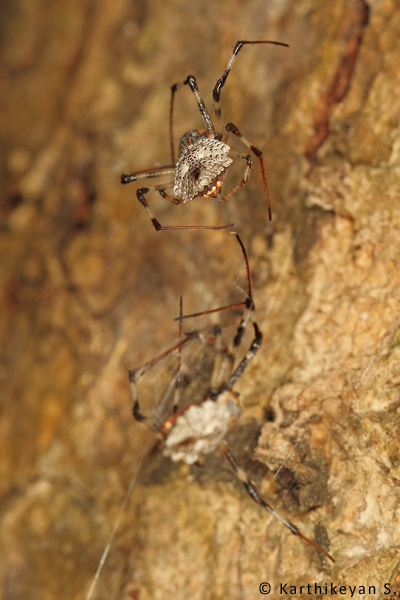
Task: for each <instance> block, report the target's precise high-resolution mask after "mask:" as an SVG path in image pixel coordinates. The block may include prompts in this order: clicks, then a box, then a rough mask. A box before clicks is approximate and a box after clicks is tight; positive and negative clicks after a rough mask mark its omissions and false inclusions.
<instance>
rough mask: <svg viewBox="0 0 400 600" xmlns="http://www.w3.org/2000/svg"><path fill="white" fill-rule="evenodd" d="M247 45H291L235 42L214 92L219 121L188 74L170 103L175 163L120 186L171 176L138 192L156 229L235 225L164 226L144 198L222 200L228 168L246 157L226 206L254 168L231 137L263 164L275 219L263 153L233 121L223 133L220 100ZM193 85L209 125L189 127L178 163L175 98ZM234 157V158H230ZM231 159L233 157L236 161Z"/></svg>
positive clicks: (140, 174) (129, 178) (127, 179)
mask: <svg viewBox="0 0 400 600" xmlns="http://www.w3.org/2000/svg"><path fill="white" fill-rule="evenodd" d="M245 44H275V45H277V46H286V47H288V44H284V43H282V42H272V41H270V40H257V41H246V40H242V41H239V42H237V43H236V45H235V48H234V50H233V54H232V56H231V58H230V60H229V63H228V66H227V68H226V70H225V72H224V74H223V75H222V77H221V78H220V79H218V81H217V83H216V84H215V87H214V90H213V99H214V102H215V106H214V110H215V118H214V123H213V121H212V119H211V117H210V114H209V112H208V110H207V108H206V105H205V104H204V102H203V100H202V99H201V96H200V94H199V90H198V87H197V83H196V79H195V78H194V77H193V75H189V76H188V77H187V79H186V80H185V81H182V82H179V83H175V84H174V85H173V86H172V87H171V104H170V116H169V134H170V144H171V158H172V164H171V165H167V166H165V167H157V168H154V169H150V170H148V171H138V172H137V173H131V174H130V175H121V183H123V184H126V183H131V182H132V181H137V180H138V179H152V178H155V177H160V176H167V175H171V176H173V178H171V179H170V180H169V181H167V182H165V183H163V184H160V185H154V186H152V187H142V188H140V189H138V190H137V192H136V196H137V198H138V200H139V202H140V203H141V204H142V205H143V206H144V207H145V209H146V210H147V213H148V215H149V217H150V219H151V221H152V223H153V225H154V227H155V229H156V231H166V230H170V229H225V228H227V227H233V225H234V223H230V224H229V225H223V226H219V227H218V226H217V227H212V226H200V225H192V226H176V225H171V226H163V225H161V223H160V222H159V221H157V219H156V218H155V216H154V213H153V211H152V210H151V208H150V207H149V205H148V203H147V200H146V198H145V195H146V194H147V193H149V192H156V191H157V192H159V194H160V195H161V196H162V197H163V198H165V199H166V200H169V202H172V203H173V204H185V203H186V202H189V200H193V199H194V198H200V197H201V198H217V197H218V196H219V195H220V193H221V190H222V184H223V182H224V179H225V177H226V174H227V172H228V168H229V166H230V165H231V164H232V162H233V158H241V159H244V160H245V161H246V166H245V170H244V175H243V179H242V181H241V182H240V183H238V184H237V185H236V186H235V187H234V188H232V189H231V190H230V191H229V192H228V193H227V194H225V196H224V197H223V198H221V199H220V202H221V203H222V202H225V201H226V200H228V198H230V196H232V194H234V193H235V192H237V191H238V190H239V189H240V188H241V187H242V186H244V185H245V184H246V183H247V181H248V178H249V175H250V171H251V167H252V164H253V161H252V158H251V154H240V153H237V152H234V151H233V150H231V148H230V146H228V144H227V143H226V142H227V140H228V137H229V133H233V134H234V135H236V136H237V137H238V138H239V139H240V140H241V141H242V142H243V143H244V145H245V146H247V148H248V149H249V150H250V151H251V152H252V153H253V154H254V156H256V157H257V158H258V159H259V161H260V168H261V175H262V180H263V186H264V194H265V198H266V201H267V205H268V216H269V220H271V218H272V212H271V203H270V199H269V195H268V189H267V181H266V178H265V169H264V161H263V157H262V152H261V150H259V149H258V148H256V147H255V146H253V145H252V144H251V143H250V142H249V140H247V139H246V138H245V137H244V136H243V135H242V134H241V133H240V131H239V129H238V128H237V127H236V125H234V124H233V123H227V125H226V126H225V130H224V132H222V129H221V107H220V96H221V90H222V88H223V86H224V85H225V82H226V80H227V77H228V75H229V73H230V70H231V68H232V65H233V63H234V61H235V59H236V56H237V55H238V54H239V52H240V50H241V49H242V48H243V46H244V45H245ZM184 85H188V86H189V87H190V89H191V90H192V92H193V94H194V96H195V98H196V100H197V104H198V107H199V110H200V114H201V116H202V118H203V121H204V124H205V127H206V128H205V130H195V129H190V130H189V131H187V132H186V133H185V134H184V135H183V136H182V138H181V140H180V144H179V157H178V160H177V161H176V162H175V151H174V141H173V108H174V99H175V94H176V92H177V91H178V90H179V89H180V88H181V87H183V86H184ZM229 155H230V156H229ZM231 157H232V158H231ZM171 188H172V195H170V194H167V192H166V190H167V189H171Z"/></svg>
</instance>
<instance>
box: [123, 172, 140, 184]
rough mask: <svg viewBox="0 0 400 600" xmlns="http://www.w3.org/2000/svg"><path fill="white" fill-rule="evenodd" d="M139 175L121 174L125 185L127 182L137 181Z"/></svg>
mask: <svg viewBox="0 0 400 600" xmlns="http://www.w3.org/2000/svg"><path fill="white" fill-rule="evenodd" d="M136 180H137V177H136V175H124V174H122V175H121V183H123V184H124V185H125V184H126V183H131V182H132V181H136Z"/></svg>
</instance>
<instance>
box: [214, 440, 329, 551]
mask: <svg viewBox="0 0 400 600" xmlns="http://www.w3.org/2000/svg"><path fill="white" fill-rule="evenodd" d="M220 448H221V450H222V452H223V453H224V454H225V456H226V458H227V459H228V461H229V462H230V464H231V465H232V467H233V469H234V471H235V474H236V476H237V478H238V479H239V480H240V481H241V482H242V483H243V485H244V487H245V488H246V491H247V493H248V494H249V496H250V497H251V498H252V499H253V500H254V502H257V504H259V505H260V506H262V507H263V508H264V509H265V510H266V511H268V512H269V513H270V514H271V515H272V516H273V517H275V519H278V521H280V522H281V523H283V525H285V527H287V528H288V529H290V531H291V532H292V533H293V535H297V536H299V537H300V538H301V539H302V540H304V541H305V542H307V543H308V544H311V546H314V548H316V549H317V550H318V551H319V552H322V553H323V554H325V556H326V557H328V558H329V560H331V561H332V562H335V560H334V558H332V556H331V555H330V554H328V552H327V551H326V550H324V549H323V548H321V546H319V545H318V544H317V543H316V542H313V540H310V539H309V538H308V537H306V536H305V535H303V534H302V533H301V531H300V529H299V528H298V527H296V525H293V523H290V521H287V520H286V519H285V518H284V517H282V515H281V514H279V513H278V512H277V511H276V510H275V509H273V508H272V506H270V505H269V504H268V503H267V502H266V501H265V500H264V499H263V498H262V497H261V496H260V494H259V492H258V490H257V488H256V487H255V485H254V484H253V483H252V482H251V481H250V479H249V477H248V475H247V474H246V472H245V471H244V470H243V469H242V468H241V467H240V466H239V464H238V462H237V460H236V458H235V457H234V456H233V454H232V452H231V450H230V449H229V446H228V444H227V443H226V442H225V440H224V441H223V442H221V444H220Z"/></svg>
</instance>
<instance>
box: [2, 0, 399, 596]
mask: <svg viewBox="0 0 400 600" xmlns="http://www.w3.org/2000/svg"><path fill="white" fill-rule="evenodd" d="M1 11H2V14H1V24H2V25H1V27H2V32H1V39H2V46H1V65H2V66H1V69H2V78H3V84H2V99H1V113H0V123H1V130H2V138H3V143H2V146H1V153H2V159H3V160H2V162H1V164H2V167H1V169H2V179H3V184H2V186H1V189H0V193H1V194H2V202H1V223H2V227H1V231H0V244H1V256H2V258H1V261H2V269H1V291H2V295H1V314H2V322H1V330H0V335H1V342H2V343H1V348H2V356H1V389H2V403H1V410H2V414H1V421H0V430H1V437H0V469H1V471H0V473H1V477H0V493H1V504H0V539H1V550H0V552H1V554H0V590H1V591H0V598H1V599H2V600H20V599H21V600H22V599H24V600H25V599H26V598H32V599H36V598H37V599H40V600H47V599H53V598H57V599H58V600H62V599H64V598H65V599H68V600H72V599H84V598H85V597H86V594H87V591H88V589H89V586H90V583H91V581H92V579H93V576H94V573H95V571H96V568H97V565H98V562H99V560H100V557H101V554H102V552H103V550H104V547H105V545H106V543H107V540H108V536H109V534H110V531H111V529H112V527H113V524H114V522H115V519H116V517H117V514H118V512H119V510H120V507H121V503H122V501H123V498H124V496H125V493H126V490H127V488H128V486H129V482H130V481H131V478H132V476H133V475H134V474H135V473H137V472H138V471H140V473H139V476H138V479H137V481H136V483H135V486H134V488H133V493H132V496H131V500H130V502H129V504H128V506H127V508H126V510H125V511H124V513H123V516H122V521H121V524H120V527H119V530H118V533H117V536H116V539H115V541H114V544H113V546H112V548H111V551H110V554H109V556H108V559H107V562H106V564H105V567H104V569H103V572H102V575H101V577H100V579H99V581H98V583H97V586H96V589H95V591H94V594H93V598H97V599H101V598H107V599H110V598H118V599H128V598H133V599H135V600H146V599H150V598H151V599H158V598H175V599H176V600H179V599H185V600H187V599H189V598H190V599H191V600H196V599H202V600H207V599H209V600H211V599H212V600H216V599H226V598H230V599H232V600H233V599H243V600H245V599H253V598H259V597H260V592H259V585H260V583H261V582H269V583H270V585H271V587H272V591H271V593H270V594H269V597H270V598H274V599H275V598H279V597H281V596H280V594H279V584H280V583H286V582H287V583H288V586H287V589H289V586H290V585H293V586H298V587H297V593H296V595H295V596H296V597H307V598H317V597H320V596H318V593H314V587H312V593H311V594H308V593H305V592H307V589H306V588H304V589H303V590H302V592H303V594H302V593H301V591H300V589H299V586H300V585H307V584H308V583H310V584H312V586H313V585H314V583H318V584H325V583H328V593H327V594H325V595H324V596H325V597H331V595H333V594H331V592H330V587H329V586H330V583H331V582H333V583H334V584H336V585H338V586H339V585H346V586H357V591H356V592H355V593H354V594H353V597H354V598H384V597H385V598H388V597H390V596H387V595H384V591H385V590H384V588H383V584H384V583H389V582H391V581H393V585H395V583H396V581H397V585H398V579H399V576H398V572H399V569H400V567H399V560H400V557H399V544H400V512H399V499H400V462H399V459H400V456H399V454H400V450H399V447H400V445H399V434H400V415H399V411H400V398H399V386H400V377H399V363H400V328H399V311H400V301H399V292H400V269H399V255H400V231H399V230H400V204H399V200H400V191H399V190H400V167H399V159H400V141H399V140H400V128H399V112H400V83H399V82H400V79H399V65H400V45H399V36H400V8H399V5H398V4H397V3H396V2H395V1H394V0H392V1H390V0H371V1H370V2H364V1H363V0H351V1H348V0H334V1H332V2H313V1H312V0H292V1H290V0H274V1H272V0H271V1H266V0H249V1H246V2H241V1H240V0H233V1H231V0H230V1H225V0H223V1H221V2H211V0H210V1H204V2H196V3H195V2H186V1H182V0H171V1H170V2H168V3H166V2H162V1H161V0H149V1H148V2H145V3H144V2H139V1H133V2H128V0H114V1H113V2H110V1H108V0H97V1H96V2H94V1H88V0H79V1H78V0H65V1H64V2H59V1H56V0H54V1H53V2H41V1H40V0H17V1H15V2H9V3H5V2H3V3H2V5H1ZM239 39H277V40H280V41H284V42H287V43H289V44H290V49H285V48H278V47H270V46H264V47H263V46H258V47H246V48H244V50H243V51H242V52H241V54H240V56H239V57H238V59H237V61H236V62H235V65H234V68H233V70H232V73H231V75H230V77H229V79H228V82H227V84H226V87H225V88H224V89H223V91H222V109H223V120H224V122H227V121H233V122H234V123H235V124H236V125H237V126H238V127H239V129H240V130H241V131H242V132H243V134H244V135H245V136H246V137H247V138H249V139H250V140H251V141H252V143H254V144H255V145H256V146H257V147H259V148H261V149H262V150H263V152H264V157H265V163H266V170H267V173H268V183H269V188H270V195H271V198H272V203H273V215H274V219H273V221H272V224H269V223H268V222H267V210H266V205H265V200H264V198H263V193H262V183H261V177H260V175H259V172H258V164H257V161H255V163H254V167H253V173H252V175H251V179H250V181H249V183H248V185H247V186H246V187H245V188H243V189H242V190H241V191H240V192H239V193H238V194H237V195H236V196H234V197H233V198H231V199H230V200H229V201H228V202H227V203H226V205H224V206H223V207H220V206H218V202H216V201H215V200H214V201H213V200H195V201H193V202H192V203H189V204H188V205H185V206H179V207H174V206H170V205H167V204H168V203H166V202H164V201H162V200H161V199H159V198H158V197H157V195H152V196H149V202H150V203H151V204H152V206H153V207H154V211H155V212H156V215H157V217H158V218H159V220H160V221H161V223H162V224H194V223H203V224H223V223H227V222H228V221H229V219H230V218H232V219H233V220H234V221H235V222H236V224H237V231H238V232H240V234H241V235H242V237H243V239H244V242H245V244H246V246H247V248H248V251H249V254H250V257H251V269H252V275H253V282H254V294H255V300H256V303H257V311H258V317H259V322H260V325H261V328H262V330H263V333H264V345H263V348H262V349H261V351H260V353H259V354H258V355H257V358H256V359H255V361H254V363H253V364H252V365H251V367H250V368H249V370H248V371H247V372H246V374H245V375H243V377H242V379H241V382H240V385H239V386H238V387H239V389H240V392H241V399H242V401H243V405H244V415H243V419H242V425H241V426H239V427H238V428H237V429H235V430H234V431H233V432H232V433H231V435H230V442H231V445H232V447H233V450H234V451H235V452H236V454H237V455H238V458H239V460H240V462H241V464H243V466H244V467H245V468H247V470H248V472H249V474H250V475H251V476H252V477H253V478H254V480H255V481H256V482H257V483H258V484H259V485H260V487H261V489H262V492H263V493H264V494H265V495H266V496H267V497H268V499H269V500H270V501H271V503H272V504H273V505H279V504H281V508H283V510H285V511H286V513H287V514H288V515H289V518H290V519H291V520H292V521H293V522H295V523H296V524H297V525H298V526H299V527H301V528H302V530H303V531H304V532H305V534H306V535H309V536H310V537H313V535H314V533H313V532H314V527H316V532H317V536H318V538H319V539H321V540H322V542H321V543H327V544H328V546H329V551H330V552H331V553H332V554H333V555H334V557H335V559H336V564H335V565H334V566H333V565H330V564H328V563H327V561H325V560H322V561H321V560H320V558H319V556H318V555H317V553H316V552H315V551H314V550H313V549H312V548H310V547H308V546H307V545H305V544H304V543H302V542H301V541H300V540H298V539H296V538H295V537H294V536H292V535H291V534H290V533H289V532H288V531H287V530H285V529H284V528H283V527H282V526H281V525H280V524H279V523H276V522H269V518H268V516H267V515H266V514H265V513H263V512H262V511H261V510H260V509H259V508H258V507H257V506H256V505H254V504H253V503H252V502H251V501H250V499H249V497H248V496H247V495H246V494H245V493H244V491H242V490H241V488H240V486H238V484H237V483H236V482H235V479H234V477H232V476H231V474H230V471H229V465H225V463H224V462H223V460H224V459H223V458H222V457H220V456H219V455H218V454H217V453H216V456H215V457H212V458H211V459H210V460H209V461H208V463H207V465H206V467H205V468H204V469H202V470H201V471H198V470H196V469H195V468H193V469H188V468H186V467H184V466H180V465H171V464H170V463H169V462H168V461H166V460H162V459H160V457H159V454H158V453H157V448H155V449H154V451H153V452H151V450H152V448H154V443H155V440H154V437H153V435H152V434H151V433H150V432H149V431H148V429H146V428H145V427H144V426H143V425H140V424H138V423H135V422H134V421H133V419H132V417H131V414H130V391H129V386H128V381H127V377H126V370H127V368H129V367H132V366H134V365H137V364H140V363H141V362H143V361H144V360H146V359H147V358H150V357H151V356H152V355H154V354H155V353H156V352H157V351H159V349H160V348H163V347H167V346H168V345H170V343H171V342H172V341H173V340H174V339H175V337H176V324H174V323H173V318H174V317H175V316H176V315H177V312H178V299H179V295H180V294H184V296H185V306H186V310H187V312H190V311H195V310H201V309H203V308H206V307H210V306H215V305H218V304H219V303H220V302H221V299H222V301H223V298H224V295H225V294H226V293H227V292H229V290H231V289H232V288H233V286H234V282H235V279H236V276H237V271H236V265H237V260H238V259H237V248H236V246H235V245H234V243H233V242H232V239H233V238H232V237H231V236H230V234H229V233H228V232H227V231H222V232H217V233H216V232H190V231H187V232H166V233H163V234H161V233H156V232H155V230H154V229H153V228H152V227H151V224H150V222H149V219H148V217H147V215H146V213H145V211H144V209H143V208H142V207H141V206H140V204H139V203H138V202H137V200H136V196H135V187H134V185H131V186H127V187H122V186H121V185H120V183H119V175H120V173H121V172H129V171H133V170H139V169H145V168H147V167H153V166H155V165H157V164H159V165H160V164H168V163H169V161H170V158H169V141H168V122H167V120H168V103H169V95H170V91H169V89H170V85H171V84H172V83H175V82H176V81H181V80H183V79H184V78H186V76H187V75H188V74H190V73H192V74H193V75H195V76H196V77H197V79H198V83H199V87H200V91H201V92H202V95H203V97H204V99H205V101H206V103H207V104H208V105H209V106H210V107H211V90H212V88H213V85H214V83H215V81H216V79H217V78H218V77H220V76H221V74H222V72H223V69H224V68H225V66H226V63H227V61H228V59H229V52H230V49H231V47H232V46H233V44H234V43H235V42H236V41H237V40H239ZM176 106H177V120H176V132H177V136H178V135H179V133H183V132H184V131H186V130H187V129H189V128H191V127H201V121H200V120H199V116H198V113H197V111H196V106H195V103H194V101H193V98H192V96H191V95H190V93H189V91H188V90H187V89H184V90H181V92H180V94H179V95H178V96H177V103H176ZM176 142H177V140H176ZM235 143H236V142H235ZM235 148H237V149H238V150H242V148H241V147H240V145H239V144H238V145H237V146H236V145H235ZM235 169H236V170H235ZM242 170H243V165H239V166H238V167H237V168H236V167H234V168H233V169H232V174H233V178H236V179H232V181H240V178H241V176H242ZM256 459H258V461H260V462H258V461H257V460H256ZM263 466H264V468H262V467H263ZM265 467H268V468H269V470H267V472H265V471H266V469H265ZM277 470H279V473H278V475H277V476H276V477H274V473H275V472H276V471H277ZM261 480H262V481H261ZM361 585H364V586H366V593H365V594H364V595H363V594H362V593H361V592H360V590H359V588H358V586H361ZM371 585H373V586H375V588H376V593H375V594H374V593H373V591H372V590H368V586H371ZM392 589H393V590H394V587H393V588H392ZM292 597H293V596H292ZM345 597H350V592H349V590H348V589H347V596H345ZM395 597H396V596H395V595H392V596H391V598H395Z"/></svg>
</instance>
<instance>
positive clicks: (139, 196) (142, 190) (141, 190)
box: [136, 188, 150, 208]
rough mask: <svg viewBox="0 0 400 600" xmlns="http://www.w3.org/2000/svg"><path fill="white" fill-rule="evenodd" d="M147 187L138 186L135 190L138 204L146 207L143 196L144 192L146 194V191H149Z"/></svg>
mask: <svg viewBox="0 0 400 600" xmlns="http://www.w3.org/2000/svg"><path fill="white" fill-rule="evenodd" d="M149 191H150V190H149V188H140V189H139V190H137V192H136V196H137V199H138V200H139V202H140V204H143V206H144V207H146V208H147V206H148V204H147V200H146V198H145V197H144V194H147V192H149Z"/></svg>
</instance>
